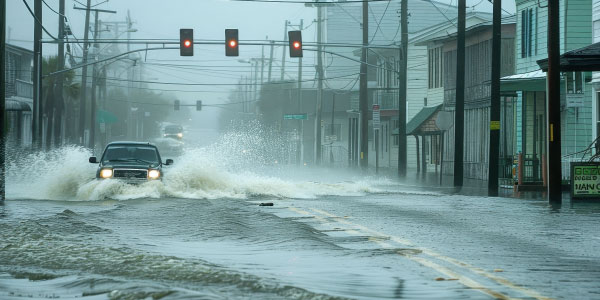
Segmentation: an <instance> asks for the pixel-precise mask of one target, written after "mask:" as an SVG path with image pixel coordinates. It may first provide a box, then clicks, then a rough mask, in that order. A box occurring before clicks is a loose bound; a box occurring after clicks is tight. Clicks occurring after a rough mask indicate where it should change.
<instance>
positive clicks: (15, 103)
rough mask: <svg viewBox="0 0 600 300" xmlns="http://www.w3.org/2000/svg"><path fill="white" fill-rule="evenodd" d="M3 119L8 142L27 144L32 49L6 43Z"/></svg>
mask: <svg viewBox="0 0 600 300" xmlns="http://www.w3.org/2000/svg"><path fill="white" fill-rule="evenodd" d="M4 63H5V66H6V68H5V71H4V72H5V82H4V83H3V84H5V86H6V92H5V93H6V94H5V97H6V119H7V124H6V125H7V133H6V138H7V143H8V145H9V146H10V145H16V146H23V145H24V146H28V145H31V122H32V109H33V82H32V74H33V52H32V51H31V50H28V49H25V48H21V47H18V46H15V45H11V44H6V56H5V62H4Z"/></svg>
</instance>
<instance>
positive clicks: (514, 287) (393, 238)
mask: <svg viewBox="0 0 600 300" xmlns="http://www.w3.org/2000/svg"><path fill="white" fill-rule="evenodd" d="M293 210H294V211H296V212H298V213H301V214H305V215H313V214H311V213H310V212H306V211H304V210H301V209H298V208H294V209H293ZM309 210H311V211H313V212H315V213H317V214H320V215H324V216H326V217H329V218H333V219H335V220H336V221H337V222H339V223H342V224H346V225H349V226H352V227H354V228H355V229H360V230H362V231H364V232H366V233H369V234H372V235H375V236H377V237H379V238H381V237H383V238H387V239H389V240H391V241H394V242H396V243H398V244H401V245H403V246H408V247H415V244H414V243H413V242H411V241H409V240H406V239H403V238H400V237H397V236H393V235H389V234H385V233H382V232H378V231H376V230H373V229H370V228H368V227H365V226H363V225H359V224H356V223H353V222H350V221H348V220H347V218H344V217H340V216H336V215H334V214H331V213H329V212H326V211H324V210H320V209H316V208H309ZM314 216H315V218H319V217H318V216H317V215H314ZM369 240H370V241H372V242H375V243H378V244H380V245H381V246H384V247H385V248H392V246H391V245H390V244H389V243H385V242H382V241H381V239H369ZM416 250H420V251H422V253H424V254H427V255H429V256H431V257H434V258H437V259H439V260H443V261H446V262H448V263H451V264H453V265H455V266H458V267H461V268H464V269H467V270H469V271H471V272H473V273H475V274H477V275H480V276H483V277H486V278H488V279H491V280H493V281H495V282H496V283H498V284H500V285H503V286H505V287H508V288H510V289H512V290H515V291H518V292H521V293H523V294H525V295H527V296H528V297H531V298H534V299H538V300H552V298H549V297H545V296H543V295H541V294H540V293H538V292H536V291H534V290H531V289H528V288H525V287H523V286H520V285H517V284H515V283H513V282H511V281H510V280H508V279H505V278H502V277H500V276H497V275H494V274H492V273H489V272H487V271H485V270H483V269H481V268H478V267H475V266H473V265H470V264H468V263H466V262H462V261H460V260H457V259H454V258H451V257H447V256H444V255H441V254H439V253H437V252H435V251H432V250H429V249H426V248H418V249H416ZM399 254H400V253H399ZM402 255H404V256H405V257H407V258H409V259H412V260H414V261H417V262H419V263H421V264H422V265H425V266H428V267H430V268H433V269H435V270H436V271H438V272H440V273H442V274H446V275H448V274H449V273H448V271H450V272H452V273H453V274H455V275H458V274H456V273H455V272H453V271H451V270H450V269H448V268H446V267H443V266H440V265H438V264H436V263H434V262H432V261H429V260H426V259H424V258H421V257H415V256H412V255H406V254H402ZM415 258H416V259H415ZM438 267H439V268H438ZM440 268H443V269H440ZM452 277H456V278H458V279H459V281H460V282H461V283H463V284H464V285H465V286H468V287H471V288H476V289H478V290H480V291H482V292H485V293H487V294H489V295H491V296H493V297H496V298H498V297H497V295H495V294H496V293H497V292H494V291H492V290H490V292H492V293H493V294H492V293H488V292H486V291H485V290H483V289H482V288H484V287H483V285H481V284H479V283H477V282H476V281H474V280H472V279H470V278H468V277H465V276H460V275H459V276H454V275H453V276H452ZM465 283H468V284H465ZM498 294H499V293H498ZM504 297H505V298H499V299H510V298H507V297H506V296H504Z"/></svg>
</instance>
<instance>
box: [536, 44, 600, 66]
mask: <svg viewBox="0 0 600 300" xmlns="http://www.w3.org/2000/svg"><path fill="white" fill-rule="evenodd" d="M537 63H538V65H539V66H540V68H541V69H542V70H544V71H547V70H548V58H544V59H540V60H538V61H537ZM560 70H561V71H563V72H580V71H600V43H595V44H591V45H589V46H586V47H583V48H579V49H575V50H571V51H568V52H565V53H564V54H563V55H561V56H560Z"/></svg>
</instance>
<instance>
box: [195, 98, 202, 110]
mask: <svg viewBox="0 0 600 300" xmlns="http://www.w3.org/2000/svg"><path fill="white" fill-rule="evenodd" d="M196 110H202V100H198V101H196Z"/></svg>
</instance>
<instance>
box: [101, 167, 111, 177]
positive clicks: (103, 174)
mask: <svg viewBox="0 0 600 300" xmlns="http://www.w3.org/2000/svg"><path fill="white" fill-rule="evenodd" d="M112 176H113V170H112V169H102V170H100V178H111V177H112Z"/></svg>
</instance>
